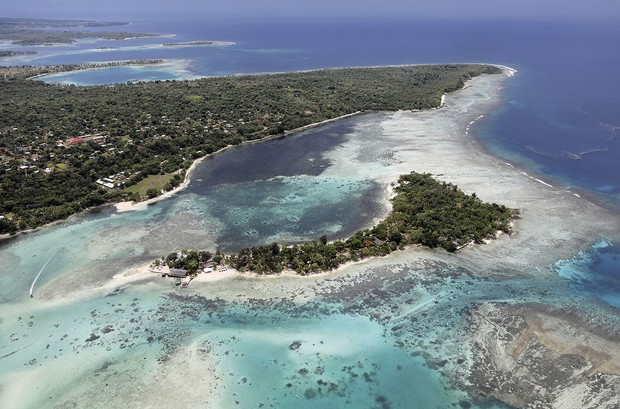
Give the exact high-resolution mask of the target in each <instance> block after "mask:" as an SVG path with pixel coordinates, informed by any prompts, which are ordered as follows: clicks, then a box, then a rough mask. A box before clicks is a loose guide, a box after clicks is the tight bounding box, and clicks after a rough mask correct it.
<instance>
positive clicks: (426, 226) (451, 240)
mask: <svg viewBox="0 0 620 409" xmlns="http://www.w3.org/2000/svg"><path fill="white" fill-rule="evenodd" d="M394 191H395V193H396V196H395V197H394V198H393V199H392V212H391V213H390V214H389V215H388V216H387V217H386V218H385V220H383V221H381V222H380V223H379V224H377V225H376V226H374V227H373V228H371V229H365V230H361V231H358V232H357V233H355V234H354V235H353V236H351V237H349V238H348V239H346V240H336V241H334V242H327V238H326V237H325V236H322V237H321V238H320V239H319V240H318V241H313V242H310V243H303V244H294V245H291V246H287V245H280V244H277V243H273V244H269V245H265V246H254V247H251V248H245V249H242V250H240V251H238V252H237V253H235V254H232V255H229V256H226V257H225V258H224V262H225V263H226V264H227V265H230V266H231V267H233V268H235V269H237V270H239V271H242V272H244V271H250V272H255V273H258V274H274V273H280V272H282V271H283V270H293V271H295V272H296V273H298V274H301V275H308V274H313V273H317V272H321V271H328V270H333V269H335V268H337V267H338V266H340V265H341V264H344V263H346V262H350V261H359V260H361V259H364V258H367V257H376V256H385V255H387V254H389V253H391V252H393V251H395V250H397V249H402V248H404V247H405V246H410V245H423V246H427V247H430V248H443V249H445V250H447V251H449V252H455V251H457V250H458V249H460V248H462V247H464V246H466V245H467V244H470V243H478V244H479V243H483V242H484V240H487V239H491V238H495V237H496V234H497V233H498V232H504V233H507V234H508V233H510V220H511V218H513V217H514V216H515V215H516V212H514V211H512V210H510V209H508V208H506V207H505V206H503V205H498V204H496V203H492V204H491V203H485V202H483V201H482V200H480V199H479V198H478V197H477V196H476V194H471V195H467V194H465V193H463V192H462V191H461V190H459V189H458V188H457V186H455V185H453V184H451V183H446V182H441V181H438V180H436V179H434V178H432V177H431V175H430V174H420V173H416V172H411V173H410V174H407V175H403V176H401V177H400V178H399V180H398V183H396V184H395V185H394ZM183 254H185V256H184V257H181V258H179V257H177V255H176V253H172V254H171V255H169V256H168V257H167V258H162V262H164V261H165V262H166V263H167V265H168V266H169V267H171V268H183V269H186V270H188V271H190V272H192V271H196V270H197V269H198V268H199V265H200V263H199V261H198V260H197V256H196V255H197V254H198V253H197V252H195V251H194V252H187V251H185V252H184V253H183ZM191 254H193V255H194V256H195V257H190V255H191ZM208 259H209V258H207V259H206V260H208ZM206 260H205V261H206Z"/></svg>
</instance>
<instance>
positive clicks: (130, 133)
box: [0, 62, 502, 234]
mask: <svg viewBox="0 0 620 409" xmlns="http://www.w3.org/2000/svg"><path fill="white" fill-rule="evenodd" d="M123 64H127V62H124V63H123ZM100 66H101V65H96V66H89V65H79V66H77V67H76V66H73V67H62V66H61V67H49V66H47V67H40V66H39V67H0V90H1V91H2V95H3V98H2V99H0V110H1V111H2V115H1V116H0V217H1V220H0V234H2V233H15V232H17V231H19V230H28V229H31V228H35V227H37V226H41V225H44V224H47V223H50V222H53V221H56V220H60V219H64V218H66V217H68V216H70V215H72V214H75V213H77V212H79V211H82V210H84V209H87V208H91V207H94V206H99V205H103V204H106V203H116V202H120V201H127V200H133V201H141V200H144V199H146V198H151V197H156V196H159V195H161V194H162V193H163V192H164V191H170V190H172V189H174V188H175V187H177V186H178V185H180V184H181V182H183V180H184V179H185V173H186V171H187V169H189V168H190V166H191V165H192V164H193V163H194V161H195V160H197V159H198V158H202V157H204V156H206V155H208V154H212V153H214V152H217V151H219V150H221V149H223V148H226V147H228V146H231V145H239V144H241V143H243V142H245V141H255V140H260V139H264V138H268V137H275V136H282V135H284V134H285V132H289V131H293V130H296V129H299V128H301V127H304V126H308V125H311V124H316V123H319V122H322V121H325V120H329V119H333V118H338V117H341V116H343V115H349V114H353V113H356V112H365V111H395V110H399V109H403V110H418V109H430V108H436V107H438V106H440V104H441V99H442V96H443V95H444V94H445V93H447V92H452V91H456V90H458V89H460V88H462V87H463V86H464V84H465V81H467V80H469V79H470V78H472V77H475V76H478V75H481V74H499V73H501V72H502V70H501V69H500V68H498V67H495V66H491V65H481V64H471V65H468V64H443V65H419V66H397V67H376V68H350V69H333V70H318V71H310V72H297V73H283V74H270V75H244V76H234V77H217V78H204V79H198V80H192V81H154V82H143V83H137V84H116V85H108V86H91V87H88V86H87V87H81V86H64V85H50V84H46V83H43V82H39V81H33V80H32V79H30V78H32V77H34V76H37V75H41V74H45V73H50V72H60V71H67V70H70V69H76V68H79V69H90V68H98V67H100Z"/></svg>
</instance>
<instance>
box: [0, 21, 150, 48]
mask: <svg viewBox="0 0 620 409" xmlns="http://www.w3.org/2000/svg"><path fill="white" fill-rule="evenodd" d="M127 24H128V23H119V22H108V21H90V20H46V19H32V18H0V39H2V40H9V41H12V44H16V45H25V46H33V45H53V44H72V43H74V42H76V41H77V40H79V39H82V38H103V39H106V40H125V39H127V38H141V37H157V36H159V35H158V34H152V33H131V32H125V31H119V32H116V31H74V30H57V29H58V28H64V27H66V28H74V27H111V26H122V25H127ZM49 28H51V29H56V30H49Z"/></svg>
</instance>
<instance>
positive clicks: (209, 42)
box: [164, 41, 235, 47]
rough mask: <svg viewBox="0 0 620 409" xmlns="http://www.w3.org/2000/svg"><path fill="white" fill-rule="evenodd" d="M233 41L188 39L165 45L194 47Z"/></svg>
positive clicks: (228, 43) (230, 43) (226, 43)
mask: <svg viewBox="0 0 620 409" xmlns="http://www.w3.org/2000/svg"><path fill="white" fill-rule="evenodd" d="M234 44H235V43H233V42H230V41H190V42H187V43H167V44H164V46H166V47H196V46H209V45H234Z"/></svg>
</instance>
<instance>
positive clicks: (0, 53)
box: [0, 50, 37, 57]
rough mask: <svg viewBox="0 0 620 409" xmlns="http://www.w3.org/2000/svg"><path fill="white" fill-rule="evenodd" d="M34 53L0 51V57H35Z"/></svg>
mask: <svg viewBox="0 0 620 409" xmlns="http://www.w3.org/2000/svg"><path fill="white" fill-rule="evenodd" d="M36 53H37V52H36V51H7V50H0V57H17V56H20V55H35V54H36Z"/></svg>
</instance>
